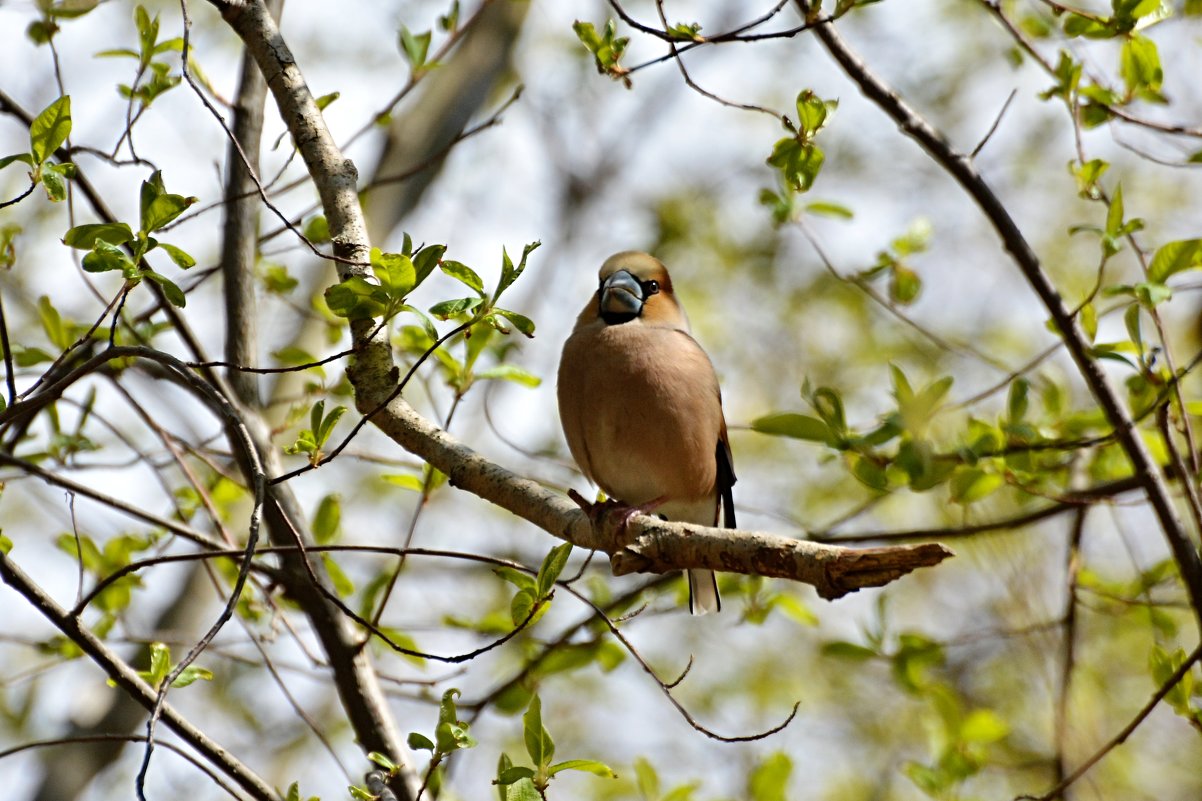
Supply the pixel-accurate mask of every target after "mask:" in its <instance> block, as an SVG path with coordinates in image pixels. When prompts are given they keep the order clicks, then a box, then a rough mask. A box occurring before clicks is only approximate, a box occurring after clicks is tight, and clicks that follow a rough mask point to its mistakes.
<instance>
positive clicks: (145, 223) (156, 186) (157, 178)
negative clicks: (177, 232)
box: [139, 170, 197, 234]
mask: <svg viewBox="0 0 1202 801" xmlns="http://www.w3.org/2000/svg"><path fill="white" fill-rule="evenodd" d="M141 199H142V208H141V228H140V229H139V230H141V231H142V232H143V233H147V234H149V233H153V232H155V231H157V230H159V229H160V228H162V227H163V226H165V225H167V224H168V223H170V222H171V221H172V220H174V219H175V218H176V217H178V216H179V215H181V214H183V213H184V212H185V211H186V210H187V209H188V207H189V206H191V205H192V204H193V203H195V202H196V201H197V198H194V197H184V196H183V195H173V194H171V193H170V192H167V191H166V189H164V187H163V176H162V173H161V172H160V171H158V170H156V171H155V172H154V174H153V175H151V176H150V178H149V179H148V180H146V181H143V182H142V195H141Z"/></svg>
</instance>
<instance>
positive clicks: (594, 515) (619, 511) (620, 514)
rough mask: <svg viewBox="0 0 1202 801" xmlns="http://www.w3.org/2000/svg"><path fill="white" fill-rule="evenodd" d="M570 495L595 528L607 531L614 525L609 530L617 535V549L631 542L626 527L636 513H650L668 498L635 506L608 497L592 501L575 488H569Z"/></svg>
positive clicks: (656, 499)
mask: <svg viewBox="0 0 1202 801" xmlns="http://www.w3.org/2000/svg"><path fill="white" fill-rule="evenodd" d="M568 497H569V498H571V499H572V500H573V501H575V503H576V505H577V506H579V507H580V508H581V510H583V511H584V513H585V514H586V515H588V519H589V522H590V523H591V524H592V526H593V529H594V530H596V531H605V530H607V527H609V526H612V528H608V530H610V531H612V532H614V534H615V535H616V536H615V537H614V539H615V543H614V544H615V546H617V547H615V548H614V550H615V551H616V550H617V549H618V547H624V546H626V545H628V544H629V541H628V540H629V538H628V537H627V536H626V529H627V527H628V526H629V525H630V521H631V520H633V519H634V517H635V516H636V515H645V514H649V513H651V512H652V511H654V510H655V509H657V508H659V507H660V506H662V505H663V504H664V502H665V501H666V500H667V499H666V498H662V497H661V498H655V499H653V500H650V501H647V502H646V503H641V504H638V505H635V506H631V505H630V504H627V503H622V502H621V501H615V500H613V499H612V498H606V499H605V500H604V501H597V502H595V503H592V502H589V501H587V500H585V499H584V497H583V496H582V495H581V494H580V493H578V492H577V491H576V490H574V489H570V490H568ZM611 516H612V522H611Z"/></svg>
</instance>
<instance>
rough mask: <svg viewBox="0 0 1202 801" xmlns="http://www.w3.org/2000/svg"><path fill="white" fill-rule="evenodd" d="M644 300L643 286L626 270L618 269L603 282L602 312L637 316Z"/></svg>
mask: <svg viewBox="0 0 1202 801" xmlns="http://www.w3.org/2000/svg"><path fill="white" fill-rule="evenodd" d="M644 300H645V298H644V297H643V287H642V286H641V285H640V284H639V282H638V280H637V279H636V278H635V277H634V276H633V275H631V274H630V273H628V272H626V271H625V270H618V271H617V272H616V273H614V274H613V275H611V276H610V277H609V278H606V279H605V283H603V284H601V313H602V314H607V315H609V314H612V315H621V316H627V315H629V316H632V317H637V316H638V314H639V312H641V311H642V310H643V301H644Z"/></svg>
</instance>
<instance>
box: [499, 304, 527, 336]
mask: <svg viewBox="0 0 1202 801" xmlns="http://www.w3.org/2000/svg"><path fill="white" fill-rule="evenodd" d="M496 312H497V314H499V315H501V316H502V317H504V318H505V319H506V320H508V321H509V322H511V323H513V327H514V328H516V329H517V330H518V331H520V332H521V333H523V334H525V335H526V336H528V337H530V338H531V339H533V338H534V321H533V320H531V319H530V318H529V317H526V316H525V315H522V314H518V313H517V312H514V311H510V310H509V309H497V310H496Z"/></svg>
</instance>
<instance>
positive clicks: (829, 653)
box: [822, 640, 877, 662]
mask: <svg viewBox="0 0 1202 801" xmlns="http://www.w3.org/2000/svg"><path fill="white" fill-rule="evenodd" d="M822 655H823V656H826V657H831V658H834V659H849V660H851V661H853V662H864V661H866V660H869V659H873V658H875V657H876V655H877V654H876V651H874V650H872V649H871V648H866V647H864V646H863V645H857V644H856V643H854V642H844V641H842V640H838V641H836V642H828V643H823V645H822Z"/></svg>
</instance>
